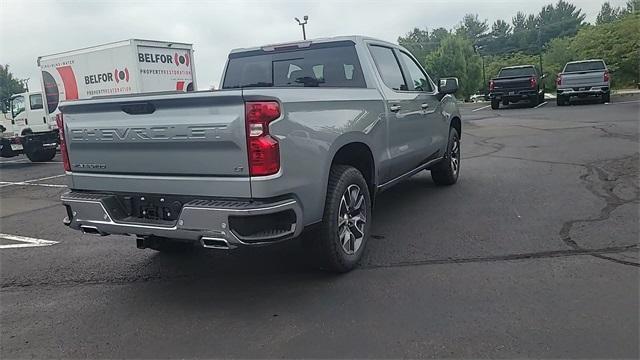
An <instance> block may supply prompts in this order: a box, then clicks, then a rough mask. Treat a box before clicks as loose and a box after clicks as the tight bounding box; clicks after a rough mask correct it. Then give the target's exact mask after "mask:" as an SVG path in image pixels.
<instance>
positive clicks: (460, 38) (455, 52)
mask: <svg viewBox="0 0 640 360" xmlns="http://www.w3.org/2000/svg"><path fill="white" fill-rule="evenodd" d="M426 64H427V69H429V71H430V72H431V73H432V74H434V75H435V76H436V77H439V78H442V77H449V76H453V77H457V78H458V80H459V83H460V91H459V93H460V95H462V96H463V97H468V96H469V95H471V94H473V93H474V92H476V91H477V90H478V89H479V88H481V87H482V85H481V83H482V67H481V63H480V57H479V56H478V55H477V54H475V52H474V50H473V44H472V43H471V40H469V39H468V38H467V37H466V36H464V35H459V34H450V35H448V36H447V37H445V38H444V39H443V40H442V42H441V43H440V46H439V47H438V48H437V49H436V50H435V51H434V52H432V53H430V54H429V55H427V58H426Z"/></svg>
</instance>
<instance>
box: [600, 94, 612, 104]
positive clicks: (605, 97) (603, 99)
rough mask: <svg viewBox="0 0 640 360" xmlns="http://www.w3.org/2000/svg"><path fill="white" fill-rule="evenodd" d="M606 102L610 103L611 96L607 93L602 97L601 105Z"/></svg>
mask: <svg viewBox="0 0 640 360" xmlns="http://www.w3.org/2000/svg"><path fill="white" fill-rule="evenodd" d="M608 102H611V94H610V93H608V92H607V93H604V94H603V95H602V103H603V104H604V103H608Z"/></svg>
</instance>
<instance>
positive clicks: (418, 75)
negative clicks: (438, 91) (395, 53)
mask: <svg viewBox="0 0 640 360" xmlns="http://www.w3.org/2000/svg"><path fill="white" fill-rule="evenodd" d="M400 58H402V61H403V62H404V64H405V66H406V67H407V70H408V71H409V79H410V81H411V86H410V88H409V90H415V91H426V92H432V91H433V87H432V86H431V81H429V78H428V77H427V74H425V73H424V71H422V69H421V68H420V66H419V65H418V64H416V62H415V61H414V60H413V59H412V58H411V57H410V56H409V55H407V54H405V53H404V52H403V51H400Z"/></svg>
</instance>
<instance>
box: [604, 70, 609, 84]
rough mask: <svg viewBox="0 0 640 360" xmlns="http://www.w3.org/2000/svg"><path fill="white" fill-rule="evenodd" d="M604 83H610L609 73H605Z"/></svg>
mask: <svg viewBox="0 0 640 360" xmlns="http://www.w3.org/2000/svg"><path fill="white" fill-rule="evenodd" d="M604 81H605V82H607V81H609V72H608V71H605V72H604Z"/></svg>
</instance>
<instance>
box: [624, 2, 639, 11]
mask: <svg viewBox="0 0 640 360" xmlns="http://www.w3.org/2000/svg"><path fill="white" fill-rule="evenodd" d="M627 12H628V13H629V14H638V13H640V0H628V1H627Z"/></svg>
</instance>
